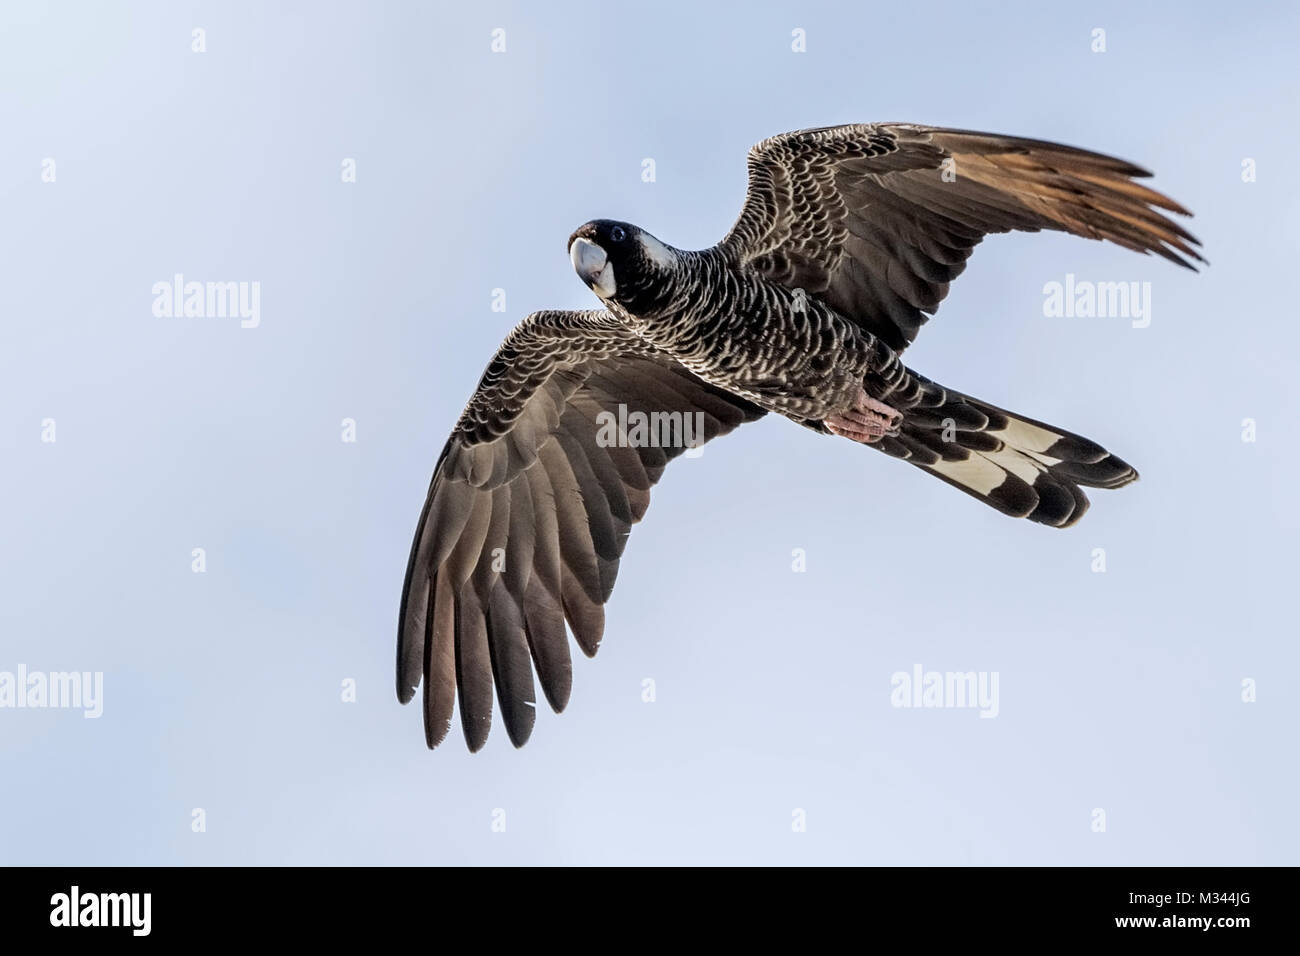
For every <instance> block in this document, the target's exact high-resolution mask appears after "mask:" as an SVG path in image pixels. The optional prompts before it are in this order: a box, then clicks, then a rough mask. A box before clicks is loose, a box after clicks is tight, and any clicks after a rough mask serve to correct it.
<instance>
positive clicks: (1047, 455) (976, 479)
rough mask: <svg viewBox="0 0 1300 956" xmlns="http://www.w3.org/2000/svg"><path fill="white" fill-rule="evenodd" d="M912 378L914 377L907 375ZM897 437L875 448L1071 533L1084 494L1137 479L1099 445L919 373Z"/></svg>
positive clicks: (1009, 511) (898, 404) (895, 401)
mask: <svg viewBox="0 0 1300 956" xmlns="http://www.w3.org/2000/svg"><path fill="white" fill-rule="evenodd" d="M908 371H909V372H910V370H908ZM907 379H908V380H907V386H908V387H907V388H906V391H907V392H908V393H909V394H908V395H907V400H906V401H900V400H899V399H900V398H901V396H891V397H890V398H888V399H886V401H889V402H890V404H891V405H893V406H894V407H895V408H897V409H899V410H900V411H902V412H903V420H902V423H901V424H900V426H899V427H898V430H897V432H896V433H895V434H892V435H886V436H885V437H884V438H881V439H880V440H879V442H877V443H876V444H875V447H877V448H879V449H880V450H881V451H883V452H885V454H887V455H892V456H893V457H895V458H902V459H903V460H905V461H910V462H911V463H912V464H914V465H916V466H917V467H919V468H922V469H924V470H925V471H928V472H929V473H930V474H932V475H934V476H935V477H937V478H940V479H942V480H943V481H946V482H947V483H948V484H950V485H952V486H953V487H955V488H960V489H961V490H962V491H964V492H966V493H967V494H968V495H971V496H972V497H975V498H978V499H979V500H980V501H983V502H984V503H985V504H987V505H990V506H991V507H993V508H996V509H997V510H998V511H1001V512H1002V513H1003V514H1006V515H1011V516H1012V517H1014V518H1028V519H1029V520H1030V521H1037V522H1039V523H1040V524H1046V525H1051V526H1052V527H1054V528H1066V527H1069V526H1070V525H1072V524H1074V523H1075V522H1076V521H1078V520H1079V519H1080V518H1082V517H1083V514H1084V512H1085V511H1087V510H1088V498H1087V496H1086V495H1085V494H1084V493H1083V491H1082V488H1081V487H1080V486H1082V487H1087V488H1119V487H1122V486H1123V485H1127V484H1128V483H1129V482H1132V481H1136V480H1137V477H1138V473H1137V472H1136V471H1135V470H1134V469H1133V468H1132V467H1131V466H1130V465H1128V464H1127V463H1125V462H1123V461H1121V460H1120V459H1119V458H1117V457H1116V456H1114V455H1112V454H1110V453H1109V452H1107V451H1106V449H1104V448H1102V447H1101V446H1100V445H1098V444H1097V443H1096V442H1094V441H1090V440H1089V439H1087V438H1083V437H1081V436H1079V435H1075V434H1073V433H1071V432H1067V431H1065V430H1064V429H1061V428H1057V427H1056V426H1054V425H1047V424H1045V423H1043V422H1040V421H1035V420H1034V419H1032V418H1024V417H1022V416H1020V415H1016V414H1014V413H1012V412H1008V411H1006V410H1005V409H1002V408H998V407H997V406H995V405H990V404H988V403H987V402H981V401H979V400H978V399H974V398H971V397H970V396H968V395H962V394H961V393H959V392H954V391H950V390H948V389H946V388H944V387H943V386H941V385H939V384H937V383H935V382H932V381H930V380H929V379H927V378H924V377H922V376H920V375H917V374H916V373H915V372H910V374H909V375H908V377H907Z"/></svg>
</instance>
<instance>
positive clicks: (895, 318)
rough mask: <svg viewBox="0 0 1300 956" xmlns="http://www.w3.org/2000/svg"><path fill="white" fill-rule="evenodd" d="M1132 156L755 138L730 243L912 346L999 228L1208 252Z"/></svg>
mask: <svg viewBox="0 0 1300 956" xmlns="http://www.w3.org/2000/svg"><path fill="white" fill-rule="evenodd" d="M1150 175H1151V174H1150V173H1149V172H1147V171H1146V170H1144V169H1142V168H1141V167H1138V166H1134V165H1133V164H1132V163H1127V162H1125V161H1123V160H1121V159H1114V158H1112V157H1109V156H1103V155H1100V154H1099V153H1091V152H1086V151H1084V150H1081V149H1074V148H1072V147H1069V146H1061V145H1058V144H1056V143H1047V142H1043V141H1041V140H1033V139H1019V138H1016V137H1011V136H996V135H992V134H988V133H975V132H969V131H965V130H950V129H938V128H935V127H929V126H911V125H903V124H860V125H855V126H834V127H827V128H824V129H811V130H801V131H799V132H795V133H785V134H783V135H780V136H774V137H772V138H771V139H766V140H764V141H763V142H761V143H759V144H758V145H756V146H755V147H754V148H753V149H751V150H750V151H749V191H748V193H747V195H746V197H745V206H744V209H743V210H742V211H741V214H740V218H739V219H738V220H737V221H736V224H735V225H734V226H733V227H732V229H731V231H730V232H729V233H728V234H727V236H726V237H725V238H724V239H723V240H722V242H721V243H719V247H720V248H721V249H723V250H724V251H726V252H727V253H728V254H729V255H730V256H731V257H732V258H733V260H734V261H737V262H740V263H742V264H745V265H748V266H749V267H750V268H752V269H754V270H756V271H757V272H759V273H760V274H762V275H764V276H766V277H767V278H770V279H772V280H774V281H776V282H780V283H782V284H783V285H785V286H787V287H789V288H801V289H803V290H804V291H805V292H807V293H808V294H809V295H817V296H820V297H822V299H823V300H824V301H825V302H826V303H827V304H828V305H830V306H831V307H832V308H834V309H836V310H837V311H839V312H841V313H842V314H844V315H845V316H847V317H848V318H851V319H853V320H854V321H856V322H858V323H859V324H860V325H861V326H862V327H864V328H865V329H867V330H868V331H870V332H872V333H873V334H875V335H876V336H878V337H880V338H881V339H883V340H884V341H885V342H886V343H887V344H888V345H889V346H890V347H891V348H893V349H895V350H900V349H903V348H905V347H906V346H907V345H908V344H910V343H911V342H912V340H913V339H915V338H916V334H917V332H918V331H919V330H920V327H921V325H922V324H923V323H924V322H925V321H926V319H927V318H928V317H929V315H932V314H933V313H934V312H935V310H936V309H937V308H938V307H939V302H940V301H941V300H942V299H943V297H944V296H945V295H947V294H948V283H949V282H950V281H952V280H953V279H955V278H956V277H957V276H958V275H960V274H961V271H962V270H963V269H964V268H965V267H966V259H967V258H968V257H969V256H970V254H971V251H972V250H973V249H974V248H975V246H976V245H977V244H978V243H979V241H980V240H981V239H983V238H984V236H986V235H988V234H989V233H994V232H1009V231H1011V230H1021V231H1025V232H1037V231H1038V230H1040V229H1055V230H1060V231H1063V232H1070V233H1073V234H1075V235H1077V236H1086V237H1088V238H1090V239H1109V240H1110V241H1111V242H1115V243H1118V244H1119V245H1121V246H1125V247H1126V248H1129V249H1135V250H1137V251H1139V252H1142V253H1151V252H1154V253H1156V254H1157V255H1161V256H1164V257H1165V258H1166V259H1170V260H1172V261H1174V262H1176V263H1178V264H1179V265H1183V266H1187V267H1189V268H1194V267H1193V266H1191V263H1190V262H1189V261H1188V260H1189V259H1190V260H1197V261H1201V262H1203V261H1205V260H1204V259H1202V257H1201V255H1200V254H1199V253H1198V252H1197V251H1196V249H1195V248H1194V247H1195V246H1197V245H1199V244H1200V243H1199V242H1198V241H1197V240H1196V238H1195V237H1193V236H1192V235H1191V233H1189V232H1187V230H1185V229H1184V228H1183V227H1182V226H1180V225H1178V224H1177V223H1175V222H1174V221H1172V220H1171V219H1169V218H1168V217H1166V216H1164V215H1162V214H1161V213H1159V212H1157V208H1158V209H1165V210H1169V211H1171V212H1175V213H1180V214H1182V215H1190V213H1188V212H1187V210H1186V209H1184V208H1183V207H1182V206H1180V205H1178V204H1177V203H1176V202H1174V201H1173V200H1171V199H1169V198H1168V197H1166V196H1163V195H1161V194H1160V193H1158V192H1155V191H1154V190H1151V189H1148V188H1146V187H1145V186H1142V185H1139V184H1138V183H1136V182H1134V181H1133V180H1134V178H1137V177H1146V176H1150Z"/></svg>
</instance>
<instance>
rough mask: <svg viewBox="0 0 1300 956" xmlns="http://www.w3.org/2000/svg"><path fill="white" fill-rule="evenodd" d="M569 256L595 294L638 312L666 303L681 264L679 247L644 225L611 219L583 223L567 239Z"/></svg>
mask: <svg viewBox="0 0 1300 956" xmlns="http://www.w3.org/2000/svg"><path fill="white" fill-rule="evenodd" d="M569 258H570V259H571V260H572V261H573V268H574V271H575V272H577V273H578V278H580V279H582V281H583V282H585V283H587V286H588V288H590V289H591V291H592V292H594V293H596V295H598V296H600V297H601V298H602V299H604V300H605V301H606V302H616V303H618V304H619V305H621V306H623V307H624V308H625V309H627V310H628V311H629V312H631V313H632V314H634V315H649V314H653V313H654V312H655V311H656V310H657V309H659V308H661V307H662V305H663V299H664V297H665V295H666V294H667V293H668V292H669V291H670V289H671V287H672V281H671V280H672V279H673V277H674V272H675V270H676V268H677V264H678V262H677V254H676V251H675V250H673V249H671V248H670V247H668V246H666V245H664V243H662V242H660V241H659V240H658V239H656V238H655V237H654V236H652V235H650V233H648V232H646V231H645V230H644V229H641V228H639V227H637V226H634V225H632V224H631V223H627V222H615V221H614V220H612V219H593V220H592V221H591V222H589V223H586V224H585V225H583V226H579V227H578V229H577V230H576V231H575V232H574V233H573V235H572V236H570V237H569Z"/></svg>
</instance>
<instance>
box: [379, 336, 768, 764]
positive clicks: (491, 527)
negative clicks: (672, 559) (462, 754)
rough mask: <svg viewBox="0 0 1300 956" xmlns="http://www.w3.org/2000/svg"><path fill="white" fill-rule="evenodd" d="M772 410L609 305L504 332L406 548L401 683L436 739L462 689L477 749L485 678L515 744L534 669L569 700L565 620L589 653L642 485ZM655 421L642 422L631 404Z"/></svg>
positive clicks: (554, 696)
mask: <svg viewBox="0 0 1300 956" xmlns="http://www.w3.org/2000/svg"><path fill="white" fill-rule="evenodd" d="M763 414H764V413H763V411H762V409H760V408H758V407H757V406H755V405H752V404H751V403H749V402H748V401H746V400H744V399H742V398H739V397H737V396H733V395H730V394H728V393H727V392H724V391H723V390H721V389H719V388H716V387H714V386H712V385H709V384H708V383H706V382H704V381H702V380H700V379H698V378H696V377H695V376H694V375H693V374H692V373H690V372H689V371H687V370H686V369H685V368H683V367H682V366H681V365H679V364H678V363H677V362H675V361H674V360H673V359H671V358H669V357H668V356H666V355H664V354H663V353H662V352H659V351H658V350H656V349H654V348H653V347H652V346H649V345H647V344H646V343H644V342H643V341H641V340H640V339H639V338H637V337H636V336H635V335H634V334H632V333H631V332H629V331H628V330H627V329H625V328H624V327H623V325H622V324H621V323H620V322H619V321H618V320H617V319H616V318H615V317H614V316H613V315H612V314H610V313H609V312H536V313H533V314H532V315H530V316H528V318H526V319H524V321H523V322H521V323H520V324H519V325H518V326H517V327H516V328H515V329H514V330H513V331H512V332H511V333H510V335H509V336H508V337H507V338H506V340H505V342H504V343H503V344H502V346H501V348H500V349H499V350H498V351H497V354H496V356H495V357H494V358H493V359H492V362H491V364H490V365H488V367H487V370H486V371H485V372H484V373H483V378H482V380H481V381H480V382H479V386H478V389H477V390H476V391H475V393H474V396H473V397H472V398H471V399H470V401H469V404H468V405H467V406H466V408H465V411H464V413H463V414H462V415H461V418H460V421H459V422H458V423H457V425H456V429H455V431H454V432H453V433H452V435H451V438H450V439H449V440H448V441H447V445H446V447H445V448H444V449H443V451H442V455H441V457H440V458H439V459H438V464H437V466H436V467H435V469H434V473H433V481H432V483H431V484H430V486H429V495H428V499H427V500H426V502H425V505H424V511H423V512H422V513H421V515H420V523H419V526H418V527H417V528H416V532H415V541H414V543H413V544H412V546H411V558H410V563H409V565H408V566H407V571H406V584H405V586H404V589H403V592H402V609H401V612H400V619H399V623H398V643H397V696H398V699H399V700H400V701H402V703H406V702H407V701H409V700H410V699H411V698H412V697H413V696H414V695H415V689H416V687H417V686H418V685H419V683H420V679H421V676H423V679H424V725H425V737H426V739H427V741H428V744H429V746H430V747H431V748H432V747H435V746H437V744H438V743H440V742H441V741H442V739H443V738H444V737H445V736H446V734H447V731H448V728H449V727H450V724H451V715H452V703H453V700H454V699H455V698H456V697H457V696H459V700H460V716H461V724H462V727H463V729H464V732H465V740H466V742H467V743H468V744H469V747H470V749H471V750H478V749H479V748H480V747H482V746H483V744H484V743H485V742H486V740H487V734H488V729H489V727H490V726H491V720H492V687H493V683H494V682H495V685H496V693H497V698H498V700H499V702H500V706H501V715H502V717H503V719H504V721H505V725H506V731H507V732H508V733H509V735H510V739H511V741H513V742H514V744H515V746H517V747H518V746H522V745H523V744H524V742H525V741H527V740H528V737H529V734H530V733H531V732H532V728H533V719H534V707H535V703H536V697H535V692H534V684H533V667H534V666H536V669H537V676H538V678H539V679H540V680H541V684H542V690H543V692H544V693H545V694H546V699H547V700H548V701H549V702H550V704H551V706H552V707H553V708H554V709H555V710H556V711H560V710H562V709H563V708H564V706H565V704H566V703H567V702H568V699H569V688H570V684H571V679H572V674H571V670H570V658H569V645H568V639H567V637H566V634H565V627H564V625H565V621H566V620H567V621H568V624H569V628H570V629H571V630H572V632H573V636H574V638H575V639H576V640H577V642H578V646H579V647H581V648H582V650H583V651H584V652H585V653H586V654H587V655H588V656H590V655H592V654H595V652H596V648H597V646H598V645H599V643H600V639H601V635H602V633H603V631H604V624H605V615H604V607H603V605H604V603H605V601H607V600H608V599H609V596H610V593H611V592H612V591H613V589H614V577H615V575H616V573H617V571H618V561H619V556H620V555H621V554H622V553H623V546H624V544H625V542H626V540H627V535H628V532H629V531H630V529H631V527H632V525H633V524H635V523H636V522H638V521H640V520H641V517H642V516H643V515H644V514H645V511H646V508H647V507H648V506H649V503H650V487H651V486H652V485H654V484H655V483H656V482H657V481H658V480H659V478H660V476H661V475H662V474H663V471H664V467H665V466H666V465H667V464H668V462H669V461H670V460H671V459H673V458H675V457H677V456H678V455H679V454H681V453H682V452H683V451H684V450H685V449H686V447H687V446H688V445H697V444H699V443H702V442H704V441H707V440H709V439H711V438H714V437H716V436H718V435H722V434H725V433H727V432H729V431H731V430H732V429H733V428H735V427H736V426H737V425H740V424H741V423H743V422H747V421H753V420H754V419H756V418H760V417H761V416H762V415H763ZM639 415H644V416H646V419H648V420H649V422H650V427H649V428H648V429H645V428H643V429H641V430H640V431H639V432H638V423H639V421H640V422H641V423H644V420H639V418H638V416H639Z"/></svg>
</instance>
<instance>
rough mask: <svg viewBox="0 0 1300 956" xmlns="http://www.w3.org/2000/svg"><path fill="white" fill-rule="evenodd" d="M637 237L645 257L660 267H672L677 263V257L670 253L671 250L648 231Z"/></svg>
mask: <svg viewBox="0 0 1300 956" xmlns="http://www.w3.org/2000/svg"><path fill="white" fill-rule="evenodd" d="M637 239H638V241H639V242H640V243H641V249H642V250H643V251H644V252H645V255H646V258H647V259H649V260H650V261H651V262H653V263H654V264H655V265H656V266H658V267H659V268H660V269H672V268H674V267H675V266H676V265H677V258H676V257H675V256H674V255H673V254H672V251H671V250H670V249H669V248H668V247H667V246H665V245H664V244H663V243H662V242H660V241H659V240H658V239H656V238H655V237H654V236H652V235H650V233H648V232H643V233H640V234H639V235H638V236H637Z"/></svg>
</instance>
